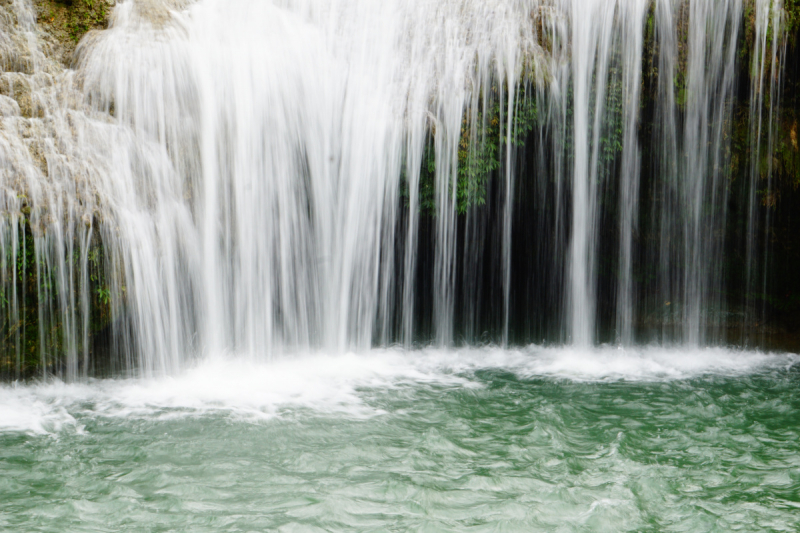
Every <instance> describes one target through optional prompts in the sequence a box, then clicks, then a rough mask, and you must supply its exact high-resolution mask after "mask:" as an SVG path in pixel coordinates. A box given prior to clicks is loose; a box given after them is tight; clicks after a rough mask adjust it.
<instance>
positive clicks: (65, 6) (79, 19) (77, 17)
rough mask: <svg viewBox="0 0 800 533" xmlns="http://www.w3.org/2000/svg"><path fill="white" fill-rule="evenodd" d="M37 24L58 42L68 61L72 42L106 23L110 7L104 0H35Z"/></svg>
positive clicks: (64, 61)
mask: <svg viewBox="0 0 800 533" xmlns="http://www.w3.org/2000/svg"><path fill="white" fill-rule="evenodd" d="M34 4H35V6H36V13H37V22H38V24H39V26H40V27H41V28H42V29H44V30H45V31H46V32H48V33H49V34H50V35H52V36H53V38H54V39H55V40H56V41H57V42H58V43H59V44H60V46H61V48H62V50H61V52H62V57H61V58H60V59H61V61H62V62H63V63H65V64H66V65H69V64H70V62H71V61H72V52H73V51H74V49H75V45H76V44H77V43H78V41H80V40H81V39H82V38H83V36H84V35H85V34H86V33H87V32H88V31H90V30H99V29H104V28H106V27H107V26H108V18H109V16H110V14H111V7H110V6H109V4H108V3H107V2H106V0H34Z"/></svg>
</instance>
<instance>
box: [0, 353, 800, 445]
mask: <svg viewBox="0 0 800 533" xmlns="http://www.w3.org/2000/svg"><path fill="white" fill-rule="evenodd" d="M798 362H800V357H798V356H797V355H793V354H769V353H762V352H748V351H740V350H730V349H724V348H705V349H685V348H675V349H669V348H659V347H640V348H617V347H598V348H590V349H575V348H570V347H559V348H556V347H541V346H529V347H526V348H523V349H518V350H504V349H500V348H496V347H484V348H466V349H460V350H452V349H433V348H427V349H422V350H416V351H411V352H407V351H403V350H400V349H379V350H371V351H369V352H366V353H363V354H352V353H349V354H342V355H327V354H319V353H317V354H306V355H297V356H294V357H286V358H283V359H280V360H276V361H272V362H259V361H256V360H254V359H253V358H248V357H241V356H239V357H235V356H216V357H208V358H206V359H204V360H202V361H200V362H198V364H197V365H195V366H194V367H193V368H191V369H189V370H187V371H186V372H183V373H181V374H179V375H176V376H169V377H160V378H149V379H124V380H119V379H118V380H113V379H109V380H93V381H91V382H89V383H85V384H72V385H67V384H64V383H61V382H58V381H54V382H49V383H39V384H32V385H27V386H19V385H15V386H3V387H0V431H19V432H25V433H32V434H42V433H57V432H60V431H62V430H64V429H65V428H78V429H79V427H80V426H79V424H78V422H77V421H76V418H75V417H77V418H78V419H80V417H81V416H84V415H86V416H103V417H145V418H159V419H164V418H172V417H185V416H202V415H205V414H209V413H220V412H221V413H225V414H227V415H230V416H233V417H235V418H239V419H247V420H263V419H269V418H273V417H276V416H282V415H284V414H287V413H292V412H296V410H297V409H298V408H299V409H308V410H313V411H317V412H321V413H337V414H339V415H343V416H348V417H368V416H375V415H380V414H381V411H380V410H379V409H377V408H374V407H372V406H370V405H369V404H368V403H367V402H365V401H364V397H365V395H364V391H366V390H382V389H383V390H385V389H390V388H397V387H405V386H416V385H421V384H427V385H433V386H437V387H445V388H455V387H481V386H483V382H482V381H481V380H480V379H478V378H477V377H476V375H475V373H476V371H479V370H488V369H500V370H505V371H508V372H512V373H514V374H516V375H518V376H520V377H523V378H535V377H541V378H547V379H565V380H571V381H581V382H584V381H609V380H612V381H632V382H641V381H668V380H681V379H689V378H696V377H701V376H705V375H722V376H745V375H748V374H752V373H759V372H764V371H769V370H775V369H782V368H788V367H789V366H791V365H793V364H797V363H798Z"/></svg>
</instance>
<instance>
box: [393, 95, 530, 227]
mask: <svg viewBox="0 0 800 533" xmlns="http://www.w3.org/2000/svg"><path fill="white" fill-rule="evenodd" d="M527 93H528V91H526V90H525V87H524V86H522V85H521V86H520V87H518V90H517V95H518V96H517V101H516V104H517V105H516V110H515V113H514V120H513V123H512V126H511V142H510V144H511V147H512V149H514V150H516V149H520V148H523V147H524V145H525V139H526V137H527V136H528V134H529V133H530V132H531V131H532V130H533V128H534V126H535V125H536V122H537V120H538V115H537V109H536V101H535V99H534V98H532V97H531V96H530V95H528V94H527ZM501 105H502V106H503V107H502V108H501ZM488 107H489V111H488V113H487V112H484V111H483V109H478V111H477V113H476V116H475V120H474V122H473V121H472V117H471V114H470V112H469V111H467V112H466V113H465V114H464V118H463V120H462V122H461V137H460V139H459V143H458V170H457V179H456V184H455V186H456V190H455V196H456V212H457V213H458V214H460V215H463V214H465V213H466V212H467V211H468V210H469V209H470V208H471V207H479V206H482V205H484V204H485V203H486V195H487V189H488V187H489V184H490V181H491V179H492V177H494V176H496V175H497V173H498V171H500V170H501V168H502V163H503V161H504V155H505V150H506V147H507V146H508V144H509V143H508V137H507V128H506V124H507V123H506V121H505V120H506V118H505V117H504V114H505V111H506V107H505V105H504V104H501V102H500V99H499V97H498V94H497V88H496V87H494V88H492V99H491V103H490V104H489V106H488ZM435 176H436V154H435V151H434V147H433V143H432V141H431V142H429V143H428V145H427V148H426V150H425V153H424V154H423V158H422V168H421V171H420V180H419V205H420V210H421V212H423V213H426V214H435V213H436V198H435ZM451 185H452V184H451ZM403 187H404V190H403V195H404V197H406V198H407V197H408V188H407V187H408V184H407V183H405V182H404V185H403ZM450 192H451V194H452V188H451V189H450Z"/></svg>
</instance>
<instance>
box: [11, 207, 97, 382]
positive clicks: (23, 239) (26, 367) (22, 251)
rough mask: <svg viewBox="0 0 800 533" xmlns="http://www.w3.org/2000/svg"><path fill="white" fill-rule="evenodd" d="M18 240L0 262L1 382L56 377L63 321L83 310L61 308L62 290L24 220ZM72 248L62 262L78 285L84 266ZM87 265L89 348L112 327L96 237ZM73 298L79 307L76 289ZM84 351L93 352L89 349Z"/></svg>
mask: <svg viewBox="0 0 800 533" xmlns="http://www.w3.org/2000/svg"><path fill="white" fill-rule="evenodd" d="M17 237H18V239H17V241H18V242H17V246H16V248H14V246H13V245H12V244H11V243H10V242H7V243H6V245H5V246H4V248H3V250H2V255H1V256H0V278H1V281H2V283H0V376H2V375H4V376H9V377H14V378H26V377H29V376H35V375H42V374H43V373H45V372H47V373H57V372H58V370H59V368H60V367H61V366H62V365H63V363H64V352H65V348H64V343H65V332H64V324H63V323H62V320H63V316H64V314H67V315H70V314H71V315H73V316H74V315H79V314H80V313H81V310H80V309H79V308H76V309H72V308H69V309H62V308H61V307H60V302H59V300H58V295H59V293H60V292H62V290H61V289H62V288H61V287H60V286H59V282H58V279H57V276H56V275H55V272H54V269H52V268H47V264H46V261H45V259H44V258H43V257H39V256H38V255H37V253H36V248H35V246H36V244H35V241H34V236H33V232H32V229H31V225H30V222H29V221H28V220H27V219H26V218H23V219H22V220H21V222H20V224H19V231H18V236H17ZM8 240H10V239H8ZM74 248H75V251H74V252H73V254H72V256H71V257H66V258H65V259H67V261H68V266H70V267H72V268H73V269H74V272H75V273H76V277H77V278H78V279H81V278H82V276H81V275H80V274H79V273H80V272H81V268H82V267H83V264H84V262H83V261H82V258H81V253H80V251H79V246H78V243H76V245H75V247H74ZM86 259H87V261H86V264H85V266H86V268H87V269H88V271H87V272H86V273H87V277H88V283H89V286H88V287H87V288H88V293H89V296H90V300H89V310H90V317H89V332H88V333H89V337H90V341H89V342H90V343H91V338H92V337H94V336H95V335H96V334H97V333H98V332H100V331H102V330H103V329H105V328H107V327H108V326H109V324H110V322H111V291H110V287H109V282H108V279H107V276H106V272H105V269H106V267H105V263H106V261H105V258H104V249H103V246H102V243H101V241H100V239H99V238H97V237H95V238H94V239H93V240H92V242H91V243H90V246H89V250H88V252H87V257H86ZM70 263H71V264H70ZM72 296H73V297H72V298H68V300H71V301H72V302H74V303H73V304H72V305H74V306H75V307H79V306H80V302H81V298H80V294H79V292H78V290H77V287H75V294H74V295H72ZM63 311H66V313H62V312H63ZM73 327H74V325H73ZM88 348H89V350H90V351H91V346H90V347H88ZM79 349H81V350H82V347H79Z"/></svg>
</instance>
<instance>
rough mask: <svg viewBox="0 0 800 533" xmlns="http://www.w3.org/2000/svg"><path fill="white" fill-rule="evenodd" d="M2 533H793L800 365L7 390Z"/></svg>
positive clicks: (446, 372) (315, 376)
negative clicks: (275, 532) (317, 532)
mask: <svg viewBox="0 0 800 533" xmlns="http://www.w3.org/2000/svg"><path fill="white" fill-rule="evenodd" d="M0 529H2V530H5V531H59V532H60V531H692V532H698V531H732V530H738V531H797V530H799V529H800V358H798V357H797V356H794V355H788V354H772V355H770V354H761V353H754V352H736V351H728V350H722V349H716V350H698V351H694V352H686V351H670V350H662V349H640V350H634V351H630V350H629V351H625V350H618V349H611V348H604V349H597V350H591V351H587V352H580V351H572V350H567V349H547V348H539V347H530V348H527V349H524V350H520V351H502V350H499V349H491V348H487V349H473V350H466V351H458V352H456V351H437V350H423V351H417V352H402V351H398V350H381V351H374V352H371V353H368V354H361V355H343V356H325V355H320V354H316V355H307V356H303V357H294V358H287V359H284V360H281V361H277V362H273V363H262V362H255V361H253V360H251V359H248V358H235V357H233V358H222V357H220V358H211V359H209V360H206V361H204V362H202V363H201V364H199V365H197V366H196V367H195V368H193V369H190V370H188V371H187V372H185V373H184V374H182V375H180V376H175V377H171V378H167V377H165V378H159V379H150V380H136V379H129V380H98V381H92V382H89V383H84V384H63V383H59V382H50V383H39V384H28V385H18V386H12V385H6V386H3V387H2V388H0Z"/></svg>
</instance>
